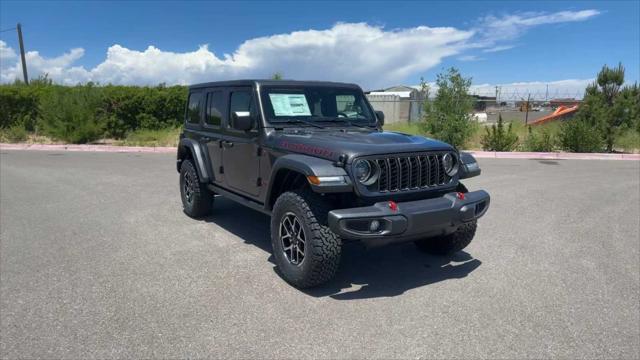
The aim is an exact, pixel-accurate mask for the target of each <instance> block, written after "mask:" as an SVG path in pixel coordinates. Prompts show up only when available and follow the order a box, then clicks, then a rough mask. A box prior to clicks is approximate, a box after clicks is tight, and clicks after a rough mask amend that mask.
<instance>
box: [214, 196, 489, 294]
mask: <svg viewBox="0 0 640 360" xmlns="http://www.w3.org/2000/svg"><path fill="white" fill-rule="evenodd" d="M214 208H215V210H214V214H213V215H211V216H209V217H207V218H205V219H204V220H205V221H207V222H212V223H215V224H216V225H218V226H220V227H222V228H223V229H225V230H227V231H229V232H230V233H232V234H234V235H236V236H238V237H239V238H241V239H243V240H244V242H245V243H247V244H250V245H253V246H256V247H258V248H260V249H262V250H264V251H265V252H267V253H269V254H271V241H270V238H269V231H270V229H269V227H270V225H269V221H270V219H269V217H268V216H266V215H264V214H261V213H259V212H257V211H254V210H251V209H248V208H245V207H244V206H242V205H240V204H236V203H234V202H232V201H230V200H227V199H224V198H220V197H218V198H216V205H215V206H214ZM269 261H270V262H271V263H274V261H273V256H272V255H271V256H270V257H269ZM480 264H482V262H481V261H480V260H478V259H475V258H473V257H472V256H471V255H470V254H469V253H467V252H464V251H461V252H459V253H457V254H454V255H453V256H450V257H440V256H431V255H426V254H424V253H421V252H420V251H418V249H417V248H416V247H415V246H414V245H413V244H412V243H405V244H399V245H391V246H386V247H380V248H371V249H368V248H366V247H364V246H362V245H361V244H360V243H353V242H351V243H346V244H344V246H343V250H342V260H341V265H340V270H339V271H338V274H337V275H336V277H335V278H334V279H333V280H331V281H330V282H328V283H327V284H324V285H321V286H319V287H316V288H312V289H307V290H303V292H304V293H306V294H308V295H310V296H314V297H325V296H329V297H331V298H333V299H336V300H355V299H366V298H376V297H392V296H398V295H401V294H403V293H404V292H406V291H407V290H411V289H414V288H417V287H421V286H425V285H429V284H434V283H437V282H440V281H445V280H450V279H460V278H464V277H466V276H467V275H468V274H469V273H471V272H472V271H474V270H475V269H477V268H478V267H479V266H480ZM274 271H276V273H277V272H278V271H277V268H275V267H274Z"/></svg>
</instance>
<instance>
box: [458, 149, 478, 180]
mask: <svg viewBox="0 0 640 360" xmlns="http://www.w3.org/2000/svg"><path fill="white" fill-rule="evenodd" d="M458 171H459V173H460V176H459V178H460V179H468V178H470V177H474V176H478V175H480V166H479V165H478V162H477V161H476V158H475V157H473V155H471V154H470V153H468V152H461V153H460V168H459V170H458Z"/></svg>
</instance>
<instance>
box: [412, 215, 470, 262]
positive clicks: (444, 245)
mask: <svg viewBox="0 0 640 360" xmlns="http://www.w3.org/2000/svg"><path fill="white" fill-rule="evenodd" d="M477 227H478V223H477V221H476V220H473V221H470V222H468V223H464V224H462V225H460V227H459V228H458V230H456V231H455V232H454V233H452V234H449V235H441V236H435V237H432V238H427V239H422V240H418V241H416V242H415V244H416V247H417V248H418V249H420V250H421V251H423V252H426V253H429V254H434V255H451V254H453V253H456V252H458V251H460V250H462V249H464V248H466V247H467V246H468V245H469V244H470V243H471V240H473V237H474V236H475V234H476V228H477Z"/></svg>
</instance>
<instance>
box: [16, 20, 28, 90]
mask: <svg viewBox="0 0 640 360" xmlns="http://www.w3.org/2000/svg"><path fill="white" fill-rule="evenodd" d="M16 28H17V30H18V43H20V59H22V75H23V76H24V83H25V84H26V85H29V76H27V61H26V60H25V57H24V43H23V41H22V26H21V25H20V23H18V26H17V27H16Z"/></svg>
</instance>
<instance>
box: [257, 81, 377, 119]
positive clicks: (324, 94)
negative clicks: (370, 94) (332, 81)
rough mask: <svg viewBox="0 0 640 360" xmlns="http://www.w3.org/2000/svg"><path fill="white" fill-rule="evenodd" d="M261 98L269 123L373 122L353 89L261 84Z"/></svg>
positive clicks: (368, 109)
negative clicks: (265, 85) (262, 85)
mask: <svg viewBox="0 0 640 360" xmlns="http://www.w3.org/2000/svg"><path fill="white" fill-rule="evenodd" d="M261 97H262V104H263V106H264V112H265V116H266V118H267V120H268V121H269V122H271V123H279V122H280V123H282V122H299V123H305V122H313V123H322V124H323V125H327V124H330V123H331V122H335V123H341V124H344V123H346V124H358V125H374V124H375V117H374V116H373V114H372V112H371V109H370V108H369V105H368V104H367V102H366V100H365V98H364V95H363V94H362V92H360V91H358V90H355V89H349V88H339V87H335V88H333V87H323V86H317V87H314V86H309V87H307V86H305V87H287V86H283V87H279V86H278V87H275V86H272V87H263V88H262V89H261Z"/></svg>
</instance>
